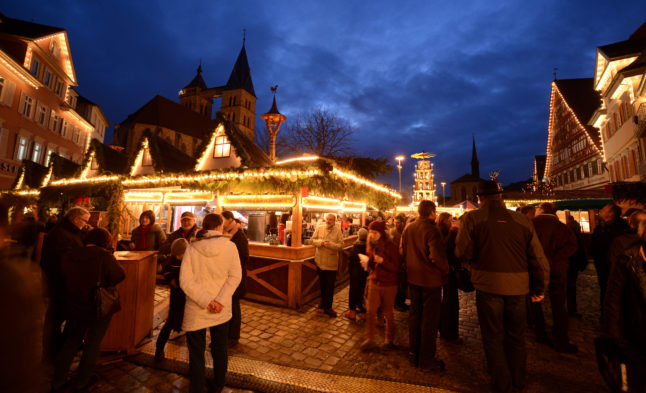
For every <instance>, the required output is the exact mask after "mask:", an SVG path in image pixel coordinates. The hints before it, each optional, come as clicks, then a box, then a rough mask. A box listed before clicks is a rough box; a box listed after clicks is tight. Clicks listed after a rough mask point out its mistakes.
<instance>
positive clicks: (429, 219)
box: [401, 200, 449, 371]
mask: <svg viewBox="0 0 646 393" xmlns="http://www.w3.org/2000/svg"><path fill="white" fill-rule="evenodd" d="M417 211H418V213H419V218H417V219H416V220H415V221H413V223H411V224H409V225H408V226H407V227H406V228H405V229H404V233H402V240H401V253H402V255H403V257H404V261H405V263H406V274H407V278H408V290H409V293H410V300H411V302H410V310H409V316H408V329H409V340H410V353H409V356H410V358H411V362H412V363H413V364H414V365H415V366H416V367H420V368H424V369H428V370H435V371H438V370H443V369H444V362H443V361H442V360H440V359H437V358H436V357H435V351H436V339H437V329H438V325H439V321H440V307H441V304H442V285H444V284H445V283H446V279H447V275H448V274H449V263H448V261H447V258H446V250H445V249H444V243H443V242H442V234H441V233H440V231H439V230H438V229H437V227H436V226H435V216H436V214H435V203H433V202H431V201H427V200H423V201H421V202H420V204H419V206H418V209H417Z"/></svg>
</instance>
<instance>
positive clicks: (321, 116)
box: [281, 109, 354, 157]
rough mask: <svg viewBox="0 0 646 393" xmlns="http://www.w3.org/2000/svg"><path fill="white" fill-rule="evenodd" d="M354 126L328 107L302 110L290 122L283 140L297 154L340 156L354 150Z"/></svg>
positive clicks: (285, 146) (291, 151) (286, 146)
mask: <svg viewBox="0 0 646 393" xmlns="http://www.w3.org/2000/svg"><path fill="white" fill-rule="evenodd" d="M353 133H354V129H353V128H352V126H350V124H349V123H348V122H347V121H346V120H345V119H342V118H339V117H336V116H335V115H334V114H332V113H330V112H328V111H327V110H325V109H317V110H315V111H314V112H312V113H309V114H301V115H299V116H298V117H297V118H296V120H295V121H294V122H293V123H291V124H289V125H286V127H285V133H284V134H283V139H282V141H281V143H283V144H284V146H283V147H284V148H286V149H287V151H289V152H290V153H293V154H303V153H309V154H315V155H317V156H321V157H339V156H344V155H347V154H349V153H351V151H352V150H351V148H350V143H351V142H352V134H353Z"/></svg>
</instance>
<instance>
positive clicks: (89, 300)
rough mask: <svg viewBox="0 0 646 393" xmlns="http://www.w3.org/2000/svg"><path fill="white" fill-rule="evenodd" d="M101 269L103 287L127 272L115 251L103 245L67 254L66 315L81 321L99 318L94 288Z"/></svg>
mask: <svg viewBox="0 0 646 393" xmlns="http://www.w3.org/2000/svg"><path fill="white" fill-rule="evenodd" d="M99 269H101V270H100V271H101V287H103V288H107V287H111V286H114V285H117V284H118V283H120V282H121V281H123V280H124V279H125V278H126V272H125V271H124V270H123V268H122V267H121V265H119V263H118V262H117V260H116V259H115V258H114V256H113V255H112V253H110V252H109V251H108V250H106V249H105V248H103V247H98V246H85V247H80V248H77V249H74V250H71V251H70V252H68V253H67V254H65V255H64V256H63V260H62V273H63V277H64V281H65V318H66V319H67V320H74V321H77V322H92V321H94V320H95V319H96V308H95V306H94V289H95V288H96V283H97V280H98V279H99Z"/></svg>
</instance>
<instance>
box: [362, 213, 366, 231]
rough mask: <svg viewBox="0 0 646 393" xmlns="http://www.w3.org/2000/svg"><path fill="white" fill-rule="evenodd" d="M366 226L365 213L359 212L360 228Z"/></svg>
mask: <svg viewBox="0 0 646 393" xmlns="http://www.w3.org/2000/svg"><path fill="white" fill-rule="evenodd" d="M364 226H366V212H361V227H362V228H363V227H364Z"/></svg>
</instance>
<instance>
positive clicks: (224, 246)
mask: <svg viewBox="0 0 646 393" xmlns="http://www.w3.org/2000/svg"><path fill="white" fill-rule="evenodd" d="M241 277H242V269H241V268H240V258H239V257H238V250H237V249H236V246H235V244H233V243H232V242H231V241H230V239H229V237H228V236H223V235H222V233H220V232H217V231H208V232H207V235H206V237H204V238H202V239H200V240H197V241H195V242H193V243H191V244H189V245H188V247H187V248H186V251H185V252H184V259H183V260H182V267H181V269H180V273H179V284H180V287H181V288H182V290H183V291H184V293H185V294H186V308H185V309H184V321H183V322H182V330H184V331H187V332H191V331H195V330H200V329H204V328H207V327H211V326H217V325H221V324H223V323H225V322H227V321H229V320H230V319H231V316H232V313H231V297H232V296H233V293H234V292H235V290H236V288H237V287H238V284H239V283H240V279H241ZM211 300H215V301H216V302H218V303H220V304H221V305H222V306H223V309H222V311H221V312H219V313H212V312H210V311H209V310H207V306H208V305H209V303H210V302H211Z"/></svg>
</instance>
